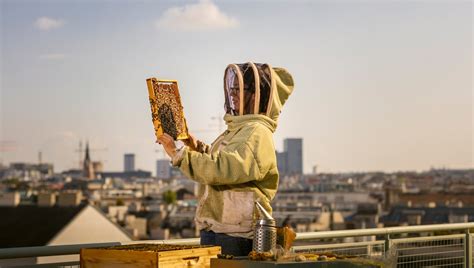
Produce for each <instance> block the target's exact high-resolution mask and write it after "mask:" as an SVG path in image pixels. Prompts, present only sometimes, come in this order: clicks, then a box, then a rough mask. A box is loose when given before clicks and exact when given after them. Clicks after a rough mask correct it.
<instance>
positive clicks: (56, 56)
mask: <svg viewBox="0 0 474 268" xmlns="http://www.w3.org/2000/svg"><path fill="white" fill-rule="evenodd" d="M65 57H66V55H64V54H59V53H58V54H43V55H40V56H39V58H40V59H42V60H63V59H64V58H65Z"/></svg>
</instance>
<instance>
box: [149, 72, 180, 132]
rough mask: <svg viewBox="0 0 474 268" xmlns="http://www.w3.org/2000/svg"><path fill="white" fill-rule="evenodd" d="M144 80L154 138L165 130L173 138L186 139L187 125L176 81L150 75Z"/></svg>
mask: <svg viewBox="0 0 474 268" xmlns="http://www.w3.org/2000/svg"><path fill="white" fill-rule="evenodd" d="M146 82H147V87H148V96H149V100H150V107H151V116H152V121H153V127H154V129H155V136H156V138H157V139H158V138H159V137H161V136H162V135H163V133H165V132H166V133H167V134H169V135H170V136H172V137H173V138H174V139H175V140H185V139H188V138H189V134H188V127H187V125H186V119H185V117H184V111H183V106H182V104H181V98H180V95H179V88H178V81H176V80H164V79H156V78H154V77H152V78H148V79H147V80H146Z"/></svg>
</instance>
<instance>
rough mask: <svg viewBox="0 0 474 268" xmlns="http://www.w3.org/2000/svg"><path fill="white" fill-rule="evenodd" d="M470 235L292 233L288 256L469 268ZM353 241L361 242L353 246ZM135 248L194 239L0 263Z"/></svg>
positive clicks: (35, 250) (43, 251)
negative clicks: (348, 257)
mask: <svg viewBox="0 0 474 268" xmlns="http://www.w3.org/2000/svg"><path fill="white" fill-rule="evenodd" d="M471 230H474V222H473V223H456V224H436V225H421V226H406V227H387V228H373V229H357V230H340V231H322V232H308V233H298V234H297V236H296V242H295V244H297V245H295V246H294V247H293V248H292V250H293V251H295V252H302V251H304V252H320V253H322V252H332V253H335V254H344V255H353V256H358V257H368V258H378V259H388V258H391V259H392V260H394V262H393V263H392V264H393V266H395V267H400V268H411V267H413V268H415V267H416V268H418V267H452V268H457V267H459V268H461V267H463V268H472V267H473V255H474V248H473V246H472V242H473V233H472V232H471ZM357 239H361V240H366V241H359V242H358V241H357ZM367 240H368V241H367ZM137 243H166V244H188V245H197V244H199V238H191V239H175V240H145V241H143V240H142V241H130V242H112V243H94V244H77V245H58V246H44V247H23V248H4V249H0V262H1V260H2V259H15V258H25V257H40V256H60V255H70V254H79V252H80V249H81V248H94V247H106V246H114V245H128V244H137ZM74 265H76V266H74ZM77 265H79V263H78V262H77V263H75V264H74V263H68V264H60V263H58V264H55V266H54V267H77ZM0 267H1V266H0ZM35 267H41V265H37V266H35Z"/></svg>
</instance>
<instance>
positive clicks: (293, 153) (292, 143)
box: [276, 138, 303, 175]
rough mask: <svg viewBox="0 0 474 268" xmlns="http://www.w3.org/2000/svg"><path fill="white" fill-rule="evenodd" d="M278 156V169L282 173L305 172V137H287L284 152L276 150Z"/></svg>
mask: <svg viewBox="0 0 474 268" xmlns="http://www.w3.org/2000/svg"><path fill="white" fill-rule="evenodd" d="M276 157H277V165H278V171H279V172H280V174H281V175H301V174H303V139H301V138H288V139H285V140H284V141H283V152H276Z"/></svg>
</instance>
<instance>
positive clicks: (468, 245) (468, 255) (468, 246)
mask: <svg viewBox="0 0 474 268" xmlns="http://www.w3.org/2000/svg"><path fill="white" fill-rule="evenodd" d="M464 251H465V252H464V253H465V254H464V256H465V259H464V263H465V265H466V266H465V267H466V268H472V267H473V266H472V234H471V232H470V230H469V229H466V237H465V238H464Z"/></svg>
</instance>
